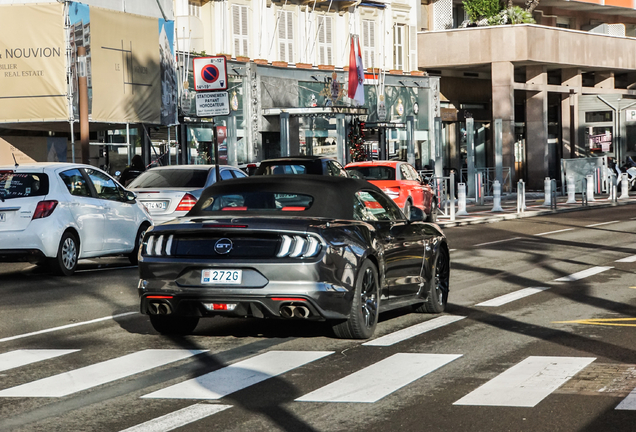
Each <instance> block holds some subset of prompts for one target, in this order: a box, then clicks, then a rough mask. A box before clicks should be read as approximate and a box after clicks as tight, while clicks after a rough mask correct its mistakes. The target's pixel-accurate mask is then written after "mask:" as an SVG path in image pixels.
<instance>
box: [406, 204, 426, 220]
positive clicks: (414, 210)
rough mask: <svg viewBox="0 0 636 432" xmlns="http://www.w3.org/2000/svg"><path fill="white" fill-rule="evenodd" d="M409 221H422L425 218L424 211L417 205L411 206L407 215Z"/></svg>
mask: <svg viewBox="0 0 636 432" xmlns="http://www.w3.org/2000/svg"><path fill="white" fill-rule="evenodd" d="M408 216H409V221H410V222H422V221H424V220H425V215H424V211H422V209H421V208H419V207H415V206H413V207H411V213H410V214H409V215H408Z"/></svg>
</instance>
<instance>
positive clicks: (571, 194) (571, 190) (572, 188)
mask: <svg viewBox="0 0 636 432" xmlns="http://www.w3.org/2000/svg"><path fill="white" fill-rule="evenodd" d="M565 203H566V204H576V183H575V180H574V177H568V200H567V201H566V202H565Z"/></svg>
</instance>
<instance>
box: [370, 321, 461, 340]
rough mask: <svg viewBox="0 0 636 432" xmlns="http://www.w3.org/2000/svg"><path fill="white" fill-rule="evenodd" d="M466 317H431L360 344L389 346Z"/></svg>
mask: <svg viewBox="0 0 636 432" xmlns="http://www.w3.org/2000/svg"><path fill="white" fill-rule="evenodd" d="M464 318H466V317H464V316H457V315H443V316H441V317H437V318H433V319H431V320H428V321H425V322H423V323H419V324H415V325H413V326H411V327H407V328H405V329H402V330H398V331H396V332H393V333H389V334H388V335H385V336H382V337H379V338H377V339H374V340H371V341H369V342H365V343H363V344H362V345H366V346H391V345H393V344H396V343H398V342H402V341H404V340H406V339H409V338H412V337H414V336H417V335H420V334H422V333H426V332H428V331H431V330H435V329H436V328H440V327H443V326H445V325H448V324H452V323H454V322H456V321H459V320H462V319H464Z"/></svg>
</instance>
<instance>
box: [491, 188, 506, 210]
mask: <svg viewBox="0 0 636 432" xmlns="http://www.w3.org/2000/svg"><path fill="white" fill-rule="evenodd" d="M492 194H493V199H492V210H491V211H493V212H502V211H503V209H502V208H501V184H499V180H495V182H494V183H493V186H492Z"/></svg>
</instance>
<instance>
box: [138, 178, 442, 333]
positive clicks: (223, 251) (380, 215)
mask: <svg viewBox="0 0 636 432" xmlns="http://www.w3.org/2000/svg"><path fill="white" fill-rule="evenodd" d="M409 216H410V217H409V218H407V217H405V215H403V214H402V212H401V210H400V209H399V208H398V207H397V206H396V205H395V204H394V202H393V200H391V199H390V198H389V197H387V196H386V195H385V194H384V193H383V192H382V191H381V190H380V189H378V188H377V187H376V186H374V185H372V184H371V183H368V182H366V181H364V180H356V179H352V178H344V177H329V176H313V175H307V176H258V177H250V178H244V179H236V180H228V181H223V182H219V183H218V184H215V185H213V186H211V187H209V188H207V189H206V190H205V191H204V192H203V194H202V196H201V198H200V199H199V201H198V202H197V204H196V205H195V206H194V208H192V210H191V211H190V212H189V213H188V214H187V215H186V216H184V217H181V218H178V219H175V220H173V221H171V222H167V223H164V224H161V225H156V226H154V227H152V228H150V229H149V230H148V231H147V233H146V235H145V238H144V242H143V245H142V246H141V248H140V252H139V254H140V255H139V274H140V279H141V280H140V281H139V295H140V298H141V312H142V313H144V314H148V315H149V316H150V321H151V323H152V325H153V327H154V328H155V329H156V330H157V331H158V332H160V333H177V334H187V333H190V332H192V331H193V330H194V328H195V327H196V325H197V324H198V321H199V319H200V318H201V317H211V316H215V315H223V316H233V317H257V318H283V319H289V320H293V319H306V320H317V321H324V320H326V321H328V322H329V323H330V324H331V326H332V327H333V330H334V333H335V334H336V336H338V337H341V338H356V339H366V338H369V337H371V336H372V335H373V332H374V331H375V327H376V323H377V321H378V314H379V313H380V312H384V311H387V310H390V309H394V308H398V307H404V306H412V307H413V308H414V309H415V310H416V311H418V312H432V313H439V312H442V311H443V310H444V307H445V306H446V300H447V298H448V289H449V270H450V262H449V251H448V245H447V243H446V237H445V236H444V234H443V233H442V232H441V231H440V229H439V227H438V226H437V225H434V224H429V223H425V222H422V220H423V219H424V215H423V213H422V211H421V210H420V209H418V208H416V207H412V208H411V214H410V215H409Z"/></svg>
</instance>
